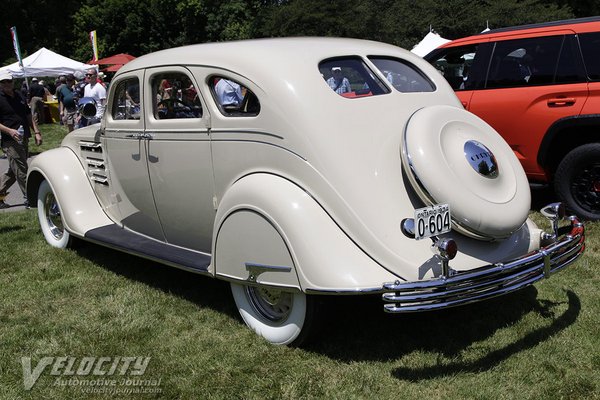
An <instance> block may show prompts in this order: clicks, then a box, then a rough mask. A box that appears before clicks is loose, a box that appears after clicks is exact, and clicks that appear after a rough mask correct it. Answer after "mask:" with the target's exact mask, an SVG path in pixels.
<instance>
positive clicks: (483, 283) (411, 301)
mask: <svg viewBox="0 0 600 400" xmlns="http://www.w3.org/2000/svg"><path fill="white" fill-rule="evenodd" d="M569 220H570V221H571V224H570V226H565V227H563V228H560V231H563V232H564V231H566V233H563V234H562V235H561V236H560V237H557V239H556V241H555V242H553V243H551V244H549V245H547V246H545V247H542V248H541V249H540V250H536V251H534V252H532V253H529V254H527V255H525V256H523V257H521V258H518V259H516V260H512V261H510V262H507V263H496V264H491V265H486V266H483V267H480V268H477V269H473V270H469V271H460V272H459V271H454V270H450V271H449V273H448V276H442V277H439V278H436V279H431V280H427V281H417V282H400V281H396V282H393V283H386V284H384V285H383V287H384V289H385V290H389V291H391V292H390V293H384V294H383V295H382V297H383V301H384V302H386V303H388V304H385V305H384V311H385V312H388V313H408V312H418V311H429V310H437V309H441V308H447V307H454V306H459V305H464V304H469V303H474V302H478V301H482V300H485V299H489V298H492V297H496V296H500V295H503V294H506V293H510V292H514V291H516V290H519V289H521V288H524V287H526V286H529V285H532V284H533V283H535V282H537V281H539V280H540V279H542V278H548V277H549V276H550V275H551V274H553V273H555V272H558V271H560V270H561V269H563V268H564V267H566V266H568V265H569V264H571V263H573V262H574V261H575V260H577V258H579V256H581V255H582V254H583V250H584V248H585V229H584V227H583V224H582V223H580V222H579V220H578V219H577V218H576V217H569Z"/></svg>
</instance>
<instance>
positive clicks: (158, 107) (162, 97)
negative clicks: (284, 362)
mask: <svg viewBox="0 0 600 400" xmlns="http://www.w3.org/2000/svg"><path fill="white" fill-rule="evenodd" d="M151 86H152V98H153V99H154V104H153V111H154V118H156V119H179V118H201V117H202V103H200V98H199V96H198V91H197V90H196V88H195V87H194V84H193V83H192V80H191V79H190V78H189V77H188V76H187V75H185V74H183V73H181V72H172V73H161V74H156V75H154V76H153V77H152V81H151Z"/></svg>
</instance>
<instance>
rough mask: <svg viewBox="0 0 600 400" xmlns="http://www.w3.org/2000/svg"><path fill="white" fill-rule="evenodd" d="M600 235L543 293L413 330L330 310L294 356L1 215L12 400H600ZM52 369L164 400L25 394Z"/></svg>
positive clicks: (458, 312) (173, 288)
mask: <svg viewBox="0 0 600 400" xmlns="http://www.w3.org/2000/svg"><path fill="white" fill-rule="evenodd" d="M44 128H47V126H43V128H42V130H43V131H44V133H46V129H44ZM57 135H58V134H57ZM532 216H533V218H534V219H535V220H536V221H538V222H540V223H542V220H541V218H540V216H539V214H537V213H534V214H533V215H532ZM586 228H587V238H588V240H587V248H586V254H585V255H584V256H583V257H582V258H581V259H580V260H579V261H578V262H577V263H576V264H575V265H574V266H572V267H570V268H568V269H567V270H565V271H563V272H561V273H559V274H557V275H555V276H553V277H552V278H551V279H549V280H544V281H542V282H540V283H538V284H537V285H536V286H534V287H530V288H527V289H524V290H522V291H520V292H517V293H514V294H511V295H508V296H504V297H501V298H497V299H493V300H490V301H487V302H484V303H480V304H476V305H470V306H465V307H461V308H456V309H451V310H446V311H442V312H431V313H423V314H414V315H400V316H392V315H387V314H384V313H383V311H382V308H383V304H382V302H381V301H380V299H379V298H378V297H355V298H350V297H343V298H331V299H329V300H330V301H328V302H327V303H326V304H325V307H326V309H327V319H326V322H325V324H324V326H323V329H322V332H321V333H320V335H319V336H317V339H316V340H314V341H313V342H312V343H310V344H308V345H307V346H305V347H304V348H287V347H276V346H273V345H270V344H268V343H266V342H265V341H264V340H262V339H261V338H259V337H258V336H257V335H255V334H254V333H252V332H251V331H250V330H249V329H247V328H246V327H245V325H244V324H243V322H242V321H241V319H240V318H239V316H238V314H237V309H236V308H235V305H234V303H233V300H232V299H231V294H230V292H229V287H228V285H227V284H225V283H223V282H220V281H216V280H212V279H210V278H206V277H201V276H197V275H193V274H190V273H186V272H183V271H179V270H177V269H173V268H169V267H166V266H162V265H160V264H157V263H153V262H149V261H146V260H142V259H138V258H135V257H132V256H129V255H126V254H122V253H118V252H115V251H112V250H109V249H106V248H104V247H100V246H96V245H92V244H86V243H84V244H82V245H80V246H79V247H78V248H77V249H75V250H57V249H53V248H50V247H49V246H48V245H47V244H46V243H45V241H44V239H43V236H42V234H41V232H40V229H39V227H38V223H37V213H36V210H35V209H32V210H27V211H23V212H13V213H2V214H0V238H1V242H2V252H1V253H0V254H1V255H0V260H1V261H0V294H1V298H0V301H1V305H0V343H1V351H0V398H2V399H40V398H44V399H79V398H163V399H178V398H181V399H238V398H239V399H371V398H374V399H375V398H376V399H490V400H496V399H600V316H599V315H600V294H599V290H598V289H599V287H600V280H599V278H600V271H599V268H598V266H599V265H600V239H599V237H600V236H599V231H600V223H589V224H587V225H586ZM46 356H50V357H61V356H65V357H76V358H77V360H81V359H82V358H83V357H111V358H113V359H114V358H115V357H129V356H132V357H136V356H137V357H140V356H144V357H151V359H150V362H149V364H148V368H147V370H146V373H145V374H144V375H143V379H145V380H148V381H149V382H150V381H152V380H153V381H154V382H155V383H158V386H155V388H158V389H159V393H141V394H140V393H138V394H116V395H113V394H101V393H100V394H86V393H84V392H83V388H82V387H80V386H60V385H58V384H57V382H58V381H57V379H58V380H59V381H60V380H61V379H62V380H63V381H65V378H68V377H65V376H62V375H53V374H52V371H51V367H48V368H47V369H46V370H44V371H43V372H42V373H41V374H40V377H39V379H38V381H37V382H36V383H35V385H34V386H33V388H32V389H31V390H25V389H24V383H23V367H22V364H21V358H22V357H31V360H32V369H33V368H35V366H36V364H37V363H38V362H39V361H40V360H41V359H42V358H43V357H46ZM113 377H114V376H113ZM81 378H83V379H87V378H89V377H86V376H83V377H81ZM116 378H117V379H121V378H123V377H121V376H116Z"/></svg>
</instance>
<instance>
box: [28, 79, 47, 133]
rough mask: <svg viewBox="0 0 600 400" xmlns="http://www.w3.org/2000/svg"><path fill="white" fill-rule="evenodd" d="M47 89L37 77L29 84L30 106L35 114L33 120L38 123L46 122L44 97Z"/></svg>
mask: <svg viewBox="0 0 600 400" xmlns="http://www.w3.org/2000/svg"><path fill="white" fill-rule="evenodd" d="M45 96H46V89H44V87H43V86H42V85H41V84H40V82H38V79H37V78H33V79H32V80H31V85H30V86H29V99H30V101H29V107H31V112H32V115H33V120H34V121H35V123H36V124H39V123H43V122H44V97H45Z"/></svg>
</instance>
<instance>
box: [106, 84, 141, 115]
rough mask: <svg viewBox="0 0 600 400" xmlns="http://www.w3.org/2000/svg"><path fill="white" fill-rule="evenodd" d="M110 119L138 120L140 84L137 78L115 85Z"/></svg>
mask: <svg viewBox="0 0 600 400" xmlns="http://www.w3.org/2000/svg"><path fill="white" fill-rule="evenodd" d="M112 118H113V119H115V120H124V119H140V82H139V81H138V78H128V79H125V80H123V81H121V82H119V83H118V84H117V88H116V89H115V94H114V100H113V106H112Z"/></svg>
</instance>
